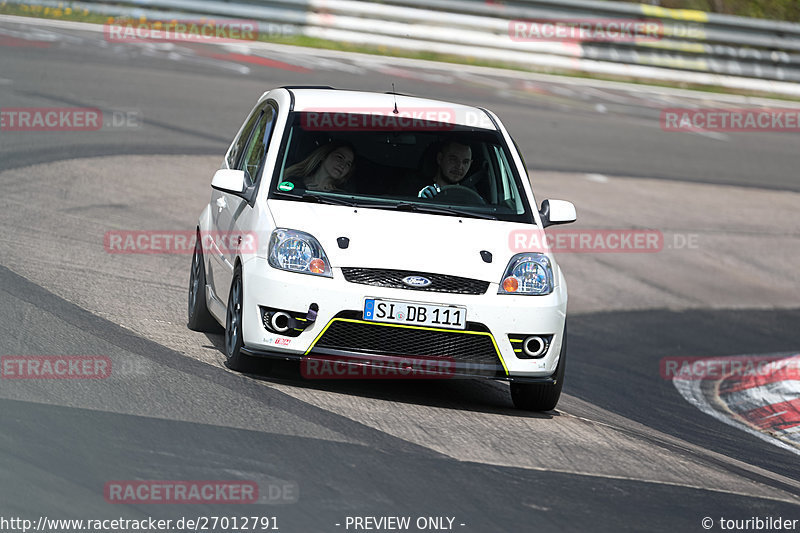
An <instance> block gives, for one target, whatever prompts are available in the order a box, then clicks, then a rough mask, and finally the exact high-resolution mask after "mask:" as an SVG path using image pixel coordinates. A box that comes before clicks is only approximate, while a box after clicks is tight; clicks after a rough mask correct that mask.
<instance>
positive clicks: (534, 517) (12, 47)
mask: <svg viewBox="0 0 800 533" xmlns="http://www.w3.org/2000/svg"><path fill="white" fill-rule="evenodd" d="M0 37H2V41H1V42H2V43H3V46H2V47H0V106H2V107H3V108H5V107H35V106H45V107H59V106H69V107H71V106H81V107H98V108H100V109H102V110H103V111H104V112H105V113H106V114H109V113H112V112H113V111H120V110H126V111H133V112H134V115H135V116H137V117H139V118H140V120H139V121H138V122H137V124H136V126H137V127H120V128H113V127H106V128H104V129H103V130H101V131H100V132H81V133H68V132H35V133H34V132H7V131H2V132H0V183H2V191H3V194H2V196H1V197H0V221H2V222H1V226H0V227H2V228H3V234H2V235H0V354H3V355H63V354H66V355H79V354H83V355H99V354H102V355H104V356H108V357H110V358H111V360H112V361H113V364H114V368H116V369H118V371H116V372H114V373H113V374H112V375H111V376H110V377H109V378H108V379H104V380H93V381H92V382H88V381H83V380H77V381H74V380H73V381H52V380H8V379H3V380H0V421H1V422H0V423H2V432H0V515H2V516H3V517H11V516H19V517H23V518H29V519H33V520H34V521H35V520H36V519H37V518H38V517H39V516H41V515H45V516H48V517H50V518H115V517H126V518H142V517H147V516H153V517H161V518H165V519H167V518H169V519H176V518H179V517H180V516H198V515H218V516H222V515H228V516H242V515H248V516H253V515H262V516H275V517H277V520H278V523H279V525H280V530H281V531H302V532H311V531H343V530H345V527H344V524H345V520H346V517H348V516H411V517H412V520H413V519H416V518H417V517H421V516H446V517H454V524H455V525H454V528H455V529H456V530H460V531H476V532H484V531H486V532H494V531H498V532H505V531H509V532H510V531H559V530H566V531H618V530H628V531H643V530H648V531H702V530H703V528H702V526H701V520H702V519H703V518H704V517H712V518H713V519H714V520H715V521H717V523H716V524H715V525H714V527H713V530H718V529H720V524H719V523H718V520H719V519H720V518H723V517H724V518H726V519H745V518H750V517H754V516H758V517H768V516H771V517H778V516H782V517H783V518H789V519H799V518H800V505H799V504H800V467H799V466H798V463H799V462H798V454H797V453H796V451H792V450H789V449H786V448H780V447H777V446H774V445H772V444H770V443H768V442H766V441H764V440H761V439H759V438H757V437H756V436H753V435H751V434H748V433H745V432H742V431H740V430H738V429H736V428H734V427H731V426H730V425H727V424H724V423H722V422H719V421H717V420H715V419H713V418H711V417H709V416H707V415H706V414H704V413H702V412H701V411H699V410H698V409H696V408H695V407H694V406H693V405H690V404H689V403H687V402H686V400H684V399H683V398H682V397H681V396H680V394H679V393H678V392H677V391H676V389H675V387H674V386H673V385H672V383H671V382H670V381H669V380H665V379H663V378H662V376H661V375H660V373H659V362H660V361H661V360H662V358H664V357H681V356H708V357H712V356H721V355H739V354H768V353H784V352H786V353H788V352H793V351H794V352H795V353H796V352H797V350H798V346H799V345H800V334H798V330H797V324H798V322H800V306H798V304H797V287H798V281H800V280H798V277H797V273H796V267H795V262H796V259H797V257H798V256H799V255H798V252H799V250H798V236H800V221H799V220H798V218H800V216H799V215H798V214H797V213H798V206H800V202H799V201H798V194H797V192H798V191H800V180H798V178H797V172H796V168H797V163H796V162H797V146H799V145H800V144H798V140H800V138H799V137H798V136H797V135H796V134H777V133H765V132H761V133H757V134H756V133H753V134H708V133H699V134H689V133H681V134H675V133H665V132H663V131H661V129H660V128H659V124H658V109H659V108H660V107H665V106H668V107H678V106H680V103H681V102H683V103H684V104H685V103H687V102H689V103H691V104H692V105H708V106H715V107H722V106H723V105H720V104H719V102H714V101H712V100H706V98H711V97H710V96H709V97H701V98H699V99H697V100H692V99H690V98H688V97H687V96H685V95H682V94H677V95H676V94H671V93H663V92H660V91H650V92H648V91H639V90H627V89H624V88H618V87H614V88H610V87H608V86H602V85H600V86H592V85H584V84H573V83H569V82H553V81H550V80H549V79H544V78H543V79H536V80H533V81H531V80H527V81H524V83H523V82H522V81H520V80H516V79H513V78H507V77H503V76H500V75H494V74H491V73H485V72H480V71H478V70H469V69H463V70H459V69H449V68H445V69H439V68H437V67H434V66H424V65H423V66H420V65H419V64H412V63H406V62H399V63H398V62H393V61H391V60H388V59H384V58H375V57H373V58H359V57H357V56H339V55H335V54H326V53H320V52H314V51H293V52H291V53H289V51H288V49H286V48H280V47H278V48H274V49H271V50H270V51H268V52H266V53H265V52H263V51H262V52H258V54H260V55H256V56H255V57H258V58H259V59H258V61H257V62H254V61H252V58H251V59H250V60H248V59H242V57H241V56H231V55H229V54H230V53H231V51H230V50H218V49H216V48H214V49H211V47H204V46H201V45H192V46H179V47H174V46H173V47H171V46H162V45H157V46H138V45H127V44H119V45H109V44H108V43H105V42H104V41H103V39H102V34H98V33H96V32H90V31H83V30H78V29H74V28H65V27H54V26H45V25H39V24H36V25H30V24H18V23H16V22H13V21H9V20H3V21H0ZM42 43H44V44H42ZM236 52H237V53H239V52H241V50H239V49H237V50H236ZM253 53H254V54H255V52H253ZM226 54H227V55H226ZM248 57H250V56H248ZM392 81H394V82H395V84H396V87H397V90H398V91H400V92H408V93H413V94H419V95H424V96H427V97H435V98H436V97H438V98H443V99H448V100H455V101H461V102H465V103H470V104H478V105H483V106H486V107H489V108H490V109H493V110H495V111H496V112H497V113H498V114H499V115H500V117H501V118H502V119H503V120H504V122H505V123H506V125H507V126H508V127H509V129H510V130H511V132H512V134H513V135H514V136H515V138H516V139H517V141H518V143H519V144H520V145H521V147H522V149H523V151H524V152H525V154H526V159H527V162H528V165H529V167H530V168H531V170H532V174H533V175H534V184H535V185H536V180H537V178H538V179H539V180H540V182H541V187H537V189H536V190H537V194H538V197H539V199H541V198H544V197H547V196H550V197H562V198H566V199H572V200H575V201H576V204H577V206H578V210H579V217H581V218H580V222H579V223H584V224H587V227H595V228H603V227H606V228H607V227H635V228H642V227H650V228H652V227H657V228H663V230H664V232H665V236H666V235H668V236H670V238H672V235H683V234H687V233H695V234H698V235H699V236H700V243H701V248H700V250H697V251H696V252H695V253H694V254H693V255H689V253H688V251H679V250H665V251H664V253H663V254H662V255H659V254H640V255H637V256H636V257H631V256H603V257H592V256H591V254H572V255H565V256H564V259H563V261H562V259H561V258H560V259H559V261H560V262H561V263H562V267H563V268H564V269H565V271H566V273H567V276H568V279H569V280H570V318H569V331H570V337H569V345H570V352H569V364H568V370H567V378H566V380H565V388H564V396H562V401H561V403H560V404H559V406H558V409H557V410H556V411H553V412H550V413H544V414H528V413H522V412H519V411H516V410H514V409H513V407H512V406H511V404H510V400H509V398H508V392H507V388H506V387H505V386H503V385H502V384H498V383H491V382H482V381H477V382H476V381H468V380H452V381H448V382H445V383H441V382H412V383H409V382H403V381H399V382H380V383H375V382H324V383H320V382H309V381H303V380H301V379H300V378H299V375H298V372H297V369H296V368H293V367H291V366H287V365H278V366H277V367H274V368H266V367H265V368H262V369H261V370H262V371H260V372H257V373H255V374H254V375H241V374H237V373H233V372H231V371H229V370H228V369H226V368H225V366H224V364H223V361H224V356H223V355H222V352H221V342H222V337H221V335H216V334H198V333H194V332H190V331H188V330H187V329H186V328H185V317H184V316H183V313H184V312H185V285H186V282H187V280H188V266H189V256H185V255H178V256H176V255H115V254H108V253H106V251H105V250H104V248H103V242H102V238H103V234H104V233H105V231H108V230H110V229H162V230H163V229H176V230H182V229H191V228H192V227H193V224H194V221H195V220H196V217H197V215H198V214H199V212H200V210H201V209H202V205H203V203H204V202H206V201H207V197H208V192H209V187H208V183H209V182H210V178H211V175H212V173H213V171H214V169H215V168H216V166H218V163H219V161H220V160H221V157H222V154H223V153H224V151H225V149H226V148H227V144H228V142H229V141H230V139H231V137H232V136H233V135H234V133H235V131H236V129H237V128H238V126H239V125H240V123H241V120H242V119H243V117H244V116H245V114H246V113H247V112H248V110H249V109H250V107H251V106H252V103H253V102H254V101H255V99H256V98H257V97H258V95H260V94H261V92H263V91H264V90H266V89H268V88H271V87H274V86H279V85H285V84H300V83H302V84H325V85H333V86H336V87H343V88H359V89H368V90H388V89H389V87H387V85H389V84H390V83H391V82H392ZM109 116H110V115H109ZM129 125H130V124H129ZM587 173H588V174H590V175H589V176H587V175H586V174H587ZM597 175H602V176H597ZM609 176H610V177H609ZM659 208H660V210H659ZM671 242H677V241H671ZM682 252H686V253H683V254H682V255H680V253H682ZM206 479H212V480H213V479H218V480H219V479H245V480H255V481H256V482H257V483H258V484H259V486H260V487H262V488H267V487H270V486H281V487H284V486H288V487H292V488H293V490H295V489H296V494H297V497H293V498H283V499H280V498H276V499H274V500H270V499H269V498H267V499H266V500H263V499H262V500H260V501H259V503H257V504H252V505H244V506H241V505H239V506H236V505H229V506H224V505H215V506H208V505H152V504H130V505H125V504H111V503H107V502H106V501H105V499H104V494H103V487H104V485H105V484H106V483H107V482H109V481H111V480H206ZM264 493H265V494H268V491H264ZM293 494H294V493H293ZM336 524H341V525H340V526H337V525H336ZM461 524H463V525H461ZM349 530H350V531H352V530H353V529H352V528H351V529H349Z"/></svg>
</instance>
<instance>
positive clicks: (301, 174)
mask: <svg viewBox="0 0 800 533" xmlns="http://www.w3.org/2000/svg"><path fill="white" fill-rule="evenodd" d="M338 148H347V149H348V150H350V151H351V152H353V158H355V155H356V151H355V149H354V148H353V146H352V145H351V144H350V143H348V142H344V141H333V142H329V143H328V144H323V145H322V146H319V147H317V148H316V149H315V150H314V151H313V152H311V153H310V154H309V155H308V157H306V158H305V159H303V160H302V161H300V162H299V163H295V164H294V165H292V166H290V167H288V168H287V169H286V170H285V171H284V172H283V179H285V180H286V179H294V178H302V179H303V182H304V183H307V180H308V179H309V178H310V177H312V176H313V175H314V173H315V172H316V171H317V169H319V167H320V165H322V162H323V161H325V158H326V157H328V156H329V155H330V154H331V153H332V152H333V151H335V150H336V149H338ZM355 168H356V165H355V162H354V164H353V165H351V166H350V170H348V171H347V173H346V174H344V175H343V176H342V177H341V178H339V179H338V180H336V181H337V182H338V183H336V185H342V184H344V183H345V182H346V181H347V180H348V179H350V176H351V175H352V174H353V171H354V170H355Z"/></svg>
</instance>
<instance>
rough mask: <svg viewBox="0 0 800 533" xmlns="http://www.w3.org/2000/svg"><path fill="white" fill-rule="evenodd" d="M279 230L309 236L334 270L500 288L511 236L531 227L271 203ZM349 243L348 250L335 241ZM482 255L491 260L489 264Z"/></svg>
mask: <svg viewBox="0 0 800 533" xmlns="http://www.w3.org/2000/svg"><path fill="white" fill-rule="evenodd" d="M268 203H269V207H270V211H271V213H272V216H273V218H274V222H275V224H276V226H277V227H279V228H287V229H294V230H300V231H305V232H306V233H310V234H311V235H313V236H314V237H316V238H317V240H318V241H319V242H320V244H321V245H322V247H323V249H324V250H325V253H326V254H327V255H328V258H329V259H330V261H331V265H332V266H333V267H361V268H388V269H397V270H411V271H415V272H429V273H441V274H450V275H456V276H461V277H466V278H472V279H479V280H483V281H488V282H494V283H498V282H499V281H500V277H501V276H502V275H503V272H504V270H505V268H506V265H507V264H508V260H509V259H510V258H511V256H512V255H514V252H512V251H511V249H510V247H509V242H510V239H509V236H510V235H511V234H512V231H514V230H520V229H521V230H531V229H533V226H531V225H529V224H519V223H514V222H503V221H498V220H483V219H476V218H467V217H463V218H461V217H455V216H445V215H430V214H424V213H410V212H405V211H390V210H386V209H368V208H361V207H359V208H353V207H347V206H338V205H327V204H316V203H308V202H297V201H291V200H277V199H272V200H269V201H268ZM339 237H347V238H348V239H349V246H348V247H347V248H346V249H342V248H340V247H339V245H338V243H337V239H338V238H339ZM482 250H486V251H488V252H490V253H491V254H492V256H493V259H492V262H491V263H487V262H485V261H484V260H483V258H482V257H481V251H482Z"/></svg>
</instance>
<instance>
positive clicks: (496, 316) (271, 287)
mask: <svg viewBox="0 0 800 533" xmlns="http://www.w3.org/2000/svg"><path fill="white" fill-rule="evenodd" d="M211 187H212V189H213V190H212V193H211V201H210V202H209V204H208V206H207V207H206V208H205V209H204V210H203V212H202V214H201V215H200V219H199V221H198V226H197V234H198V235H197V236H198V238H197V245H196V247H195V254H194V257H193V259H192V269H191V278H190V287H189V309H188V312H189V327H190V328H192V329H195V330H209V329H211V328H215V327H218V325H217V323H219V324H221V325H223V326H224V327H225V353H226V356H227V361H228V366H229V367H231V368H233V369H239V370H243V369H246V367H247V363H248V361H250V358H251V357H270V358H279V359H289V360H298V361H301V364H304V365H305V366H304V367H303V368H304V376H306V377H312V378H313V377H320V378H323V377H345V378H353V377H367V378H377V377H412V378H415V379H420V378H431V377H435V378H448V377H466V378H490V379H497V380H503V381H507V382H510V384H511V397H512V399H513V402H514V404H515V405H516V406H517V407H519V408H522V409H528V410H537V411H542V410H550V409H553V408H555V406H556V404H557V403H558V399H559V397H560V394H561V387H562V383H563V378H564V367H565V358H566V337H565V335H566V330H565V321H566V310H567V285H566V281H565V279H564V275H563V274H562V272H561V269H560V268H559V267H558V264H557V263H556V261H555V258H554V257H553V255H552V254H551V253H549V252H548V251H547V250H546V249H545V250H540V251H522V252H520V251H519V249H514V247H513V246H512V242H513V237H514V235H515V234H528V233H530V232H531V231H541V230H542V229H543V228H544V227H546V226H548V225H551V224H559V223H567V222H572V221H574V220H575V218H576V215H575V208H574V206H573V205H572V204H571V203H569V202H566V201H560V200H544V201H543V202H542V207H541V209H537V208H536V206H537V204H536V201H535V200H534V196H533V192H532V190H531V186H530V183H529V180H528V177H527V172H526V167H525V164H524V162H523V159H522V156H521V154H520V153H519V152H518V150H517V149H516V145H515V144H514V142H513V140H512V139H511V137H510V136H509V134H508V132H507V131H506V129H505V128H504V127H503V125H502V123H501V122H500V120H499V119H498V118H497V116H495V115H494V114H493V113H491V112H490V111H487V110H485V109H481V108H476V107H469V106H464V105H459V104H454V103H450V102H444V101H436V100H428V99H422V98H416V97H410V96H405V95H400V94H394V93H387V94H381V93H371V92H357V91H347V90H336V89H333V88H330V87H281V88H277V89H274V90H271V91H269V92H266V93H264V95H263V96H262V97H261V98H260V99H259V100H258V103H257V104H256V106H255V107H254V108H253V110H252V112H251V113H250V115H249V116H248V117H247V119H246V120H245V121H244V124H243V125H242V127H241V128H240V130H239V132H238V134H237V135H236V138H235V139H234V141H233V143H232V144H231V146H230V148H229V149H228V152H227V154H226V156H225V160H224V162H223V164H222V168H221V169H220V170H219V171H217V172H216V174H215V175H214V178H213V180H212V182H211ZM320 362H321V363H322V364H320ZM326 372H327V375H325V373H326ZM334 374H335V375H334Z"/></svg>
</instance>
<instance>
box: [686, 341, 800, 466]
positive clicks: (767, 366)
mask: <svg viewBox="0 0 800 533" xmlns="http://www.w3.org/2000/svg"><path fill="white" fill-rule="evenodd" d="M748 360H750V361H757V362H758V364H757V365H750V366H749V367H746V366H742V365H733V364H732V362H741V361H748ZM702 362H703V363H704V366H705V367H706V368H711V367H716V368H733V369H739V371H735V372H732V371H728V372H726V373H723V374H722V375H720V376H713V377H711V379H709V376H703V375H693V376H687V375H685V374H684V375H675V376H674V377H673V378H672V383H673V384H674V385H675V388H676V389H678V392H679V393H680V394H681V396H683V397H684V398H685V399H686V400H687V401H688V402H689V403H691V404H692V405H694V406H695V407H697V408H698V409H700V410H701V411H703V412H704V413H706V414H708V415H710V416H713V417H714V418H716V419H717V420H720V421H722V422H724V423H726V424H729V425H731V426H734V427H736V428H738V429H741V430H742V431H746V432H747V433H750V434H751V435H755V436H756V437H758V438H760V439H762V440H765V441H767V442H769V443H771V444H773V445H775V446H779V447H781V448H783V449H785V450H789V451H791V452H793V453H796V454H798V455H800V354H770V355H758V356H734V357H711V358H707V359H702ZM742 368H748V370H746V371H742V370H741V369H742ZM754 368H756V369H757V370H755V371H753V369H754Z"/></svg>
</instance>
